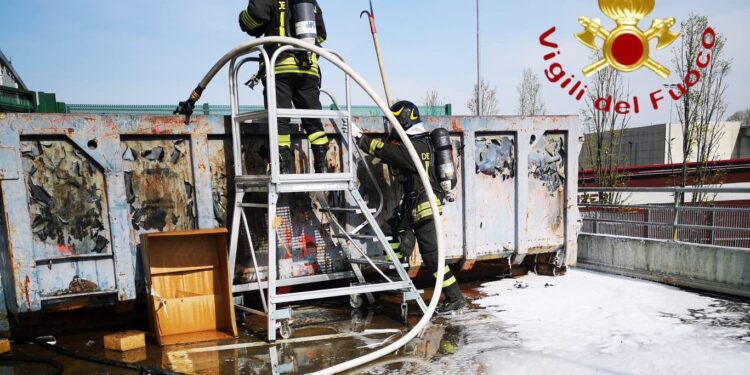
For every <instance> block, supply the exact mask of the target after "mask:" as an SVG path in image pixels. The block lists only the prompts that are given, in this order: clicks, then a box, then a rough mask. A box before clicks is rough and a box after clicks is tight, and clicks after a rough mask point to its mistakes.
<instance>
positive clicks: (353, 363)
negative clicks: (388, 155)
mask: <svg viewBox="0 0 750 375" xmlns="http://www.w3.org/2000/svg"><path fill="white" fill-rule="evenodd" d="M264 44H288V45H291V46H294V47H296V48H301V49H305V50H308V51H311V52H313V53H315V54H317V55H318V56H320V57H323V58H324V59H326V60H328V61H329V62H331V63H332V64H333V65H336V66H337V67H338V68H339V69H341V70H342V71H343V72H344V73H345V74H347V75H349V76H350V77H351V78H352V79H353V80H354V81H355V82H356V83H357V84H358V85H359V86H360V87H361V88H362V89H363V90H364V91H365V92H366V93H367V95H369V96H370V98H371V99H372V100H373V101H374V102H375V104H377V105H378V107H380V109H381V110H382V111H383V112H384V113H385V115H386V117H387V118H388V121H390V122H391V124H392V125H393V128H394V129H395V130H396V132H397V133H398V135H399V137H401V139H402V140H403V143H404V146H406V149H407V150H408V152H409V156H410V157H411V160H412V163H414V165H415V166H417V174H418V175H419V179H420V181H421V182H422V186H424V187H425V190H426V192H427V199H428V202H429V203H430V208H432V212H433V213H435V212H440V211H439V210H438V206H437V204H436V203H435V202H436V197H435V193H434V192H433V190H432V185H431V184H430V179H429V177H428V176H427V172H426V171H425V169H424V166H423V165H422V159H421V158H420V157H419V156H418V155H417V151H416V150H415V149H414V145H413V144H412V143H411V140H409V137H408V135H407V134H406V132H405V131H404V128H403V127H401V124H399V122H398V120H397V119H396V117H395V116H393V114H392V113H391V111H390V108H389V106H388V104H387V103H385V102H384V101H383V99H382V98H380V96H378V94H377V92H376V91H375V90H374V89H373V88H372V87H371V86H370V85H369V84H368V83H367V82H366V81H365V80H364V79H363V78H362V76H360V75H359V74H357V72H355V71H354V69H352V68H351V67H350V66H349V65H347V64H346V63H344V62H343V61H341V59H339V58H338V57H337V56H336V55H335V54H334V53H332V52H330V51H328V50H325V49H323V48H320V47H318V46H316V45H314V44H311V43H307V42H303V41H301V40H299V39H295V38H287V37H265V38H258V39H254V40H252V41H250V42H247V43H244V44H241V45H239V46H237V47H235V48H234V49H233V50H231V51H229V52H228V53H227V54H226V55H224V56H223V57H222V58H221V59H220V60H219V61H218V62H216V64H214V66H213V67H212V68H211V70H209V72H208V73H207V74H206V76H205V77H203V80H202V81H201V82H200V84H199V85H198V87H197V89H200V91H201V92H202V91H203V89H205V88H206V86H208V83H209V82H211V80H212V79H213V78H214V76H216V74H217V73H218V72H219V71H220V70H221V69H222V68H223V67H224V65H226V64H227V63H228V62H229V61H230V60H232V59H234V58H236V57H238V56H241V55H243V54H246V53H249V52H251V51H252V50H253V49H255V48H257V47H258V46H261V45H264ZM198 97H199V96H198ZM196 101H197V99H196ZM433 222H434V224H435V234H436V237H437V245H438V267H437V269H438V270H442V269H443V268H445V241H444V240H443V224H442V223H441V222H440V220H433ZM443 276H444V275H443V273H442V272H438V273H437V276H436V277H435V278H436V280H435V290H434V292H433V294H432V299H430V304H429V305H428V306H427V311H426V312H425V313H424V315H423V316H422V319H420V320H419V322H417V324H416V325H415V326H414V327H413V328H412V329H411V330H410V331H409V332H408V333H407V334H406V335H404V336H403V337H401V338H400V339H398V340H396V341H394V342H393V343H391V344H390V345H388V346H386V347H383V348H381V349H378V350H376V351H374V352H372V353H369V354H366V355H363V356H361V357H358V358H355V359H352V360H349V361H346V362H343V363H340V364H338V365H335V366H332V367H329V368H326V369H323V370H320V371H318V372H315V373H314V374H318V375H327V374H335V373H339V372H342V371H346V370H350V369H353V368H355V367H359V366H362V365H364V364H366V363H367V362H371V361H374V360H376V359H378V358H381V357H384V356H386V355H388V354H390V353H392V352H394V351H396V350H398V349H400V348H401V347H402V346H404V345H406V344H407V343H408V342H409V341H411V340H412V339H414V338H415V337H416V336H417V335H418V334H419V333H420V332H422V330H424V328H425V327H427V324H428V323H429V322H430V319H431V318H432V314H433V313H435V308H436V307H437V304H438V301H439V300H440V293H441V292H442V289H443Z"/></svg>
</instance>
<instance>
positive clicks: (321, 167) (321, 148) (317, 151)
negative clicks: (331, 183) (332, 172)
mask: <svg viewBox="0 0 750 375" xmlns="http://www.w3.org/2000/svg"><path fill="white" fill-rule="evenodd" d="M312 154H313V167H314V168H315V173H326V172H328V161H327V160H326V154H328V144H324V145H313V146H312Z"/></svg>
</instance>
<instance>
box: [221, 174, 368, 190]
mask: <svg viewBox="0 0 750 375" xmlns="http://www.w3.org/2000/svg"><path fill="white" fill-rule="evenodd" d="M271 183H272V181H271V176H264V175H260V176H258V175H246V176H238V177H235V185H236V186H237V188H238V189H244V190H248V191H261V192H262V191H268V185H269V184H271ZM353 183H354V182H353V177H352V175H351V174H349V173H323V174H284V175H280V176H279V181H278V182H277V184H276V186H277V191H278V192H279V193H305V192H324V191H341V190H348V189H350V188H351V186H352V184H353Z"/></svg>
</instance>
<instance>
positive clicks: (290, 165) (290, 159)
mask: <svg viewBox="0 0 750 375" xmlns="http://www.w3.org/2000/svg"><path fill="white" fill-rule="evenodd" d="M279 166H280V169H281V174H290V173H292V174H293V173H294V154H293V153H292V149H291V147H286V146H282V147H279Z"/></svg>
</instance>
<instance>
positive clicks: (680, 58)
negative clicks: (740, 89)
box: [672, 14, 732, 203]
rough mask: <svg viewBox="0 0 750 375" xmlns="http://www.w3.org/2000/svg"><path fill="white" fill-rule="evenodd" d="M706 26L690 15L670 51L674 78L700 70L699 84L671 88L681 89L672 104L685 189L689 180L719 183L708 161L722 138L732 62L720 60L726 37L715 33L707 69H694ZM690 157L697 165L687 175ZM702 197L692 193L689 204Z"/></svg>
mask: <svg viewBox="0 0 750 375" xmlns="http://www.w3.org/2000/svg"><path fill="white" fill-rule="evenodd" d="M708 26H709V23H708V19H707V18H706V17H705V16H698V15H695V14H691V15H690V17H689V18H687V19H686V20H684V21H683V22H682V31H681V35H680V39H681V42H682V43H680V44H679V45H677V46H675V47H674V48H673V50H672V52H673V55H674V57H673V59H672V62H673V63H674V64H675V72H676V73H677V76H678V77H686V76H687V75H688V73H689V72H693V71H700V81H698V83H696V84H695V85H694V86H693V87H689V85H687V84H685V83H684V82H683V83H682V84H681V86H680V88H678V89H673V90H674V92H676V93H677V92H679V91H681V90H680V89H684V93H683V95H682V98H681V99H680V101H679V102H677V103H676V104H675V105H676V109H677V114H678V116H679V119H680V122H681V123H682V135H683V142H682V152H683V156H684V158H683V162H682V175H681V176H680V177H681V180H680V186H682V187H684V186H687V185H688V182H689V181H690V182H691V183H692V184H693V185H695V186H704V185H709V184H717V183H721V173H720V171H718V170H716V169H715V168H712V167H711V166H710V162H711V161H713V160H716V159H717V158H718V154H717V148H718V144H719V140H720V138H721V136H722V135H723V131H722V128H721V126H720V121H721V119H722V118H724V114H725V112H726V109H727V105H726V91H727V84H728V82H727V75H728V74H729V70H730V68H731V65H732V63H731V61H729V60H727V59H725V58H724V45H725V44H726V38H725V37H723V36H722V35H720V34H717V35H715V44H714V47H713V48H712V50H711V59H710V62H709V63H708V66H706V67H705V68H704V69H701V68H700V67H699V66H698V64H697V61H696V59H697V58H698V54H699V53H701V51H703V50H704V46H703V43H704V31H705V30H706V28H707V27H708ZM706 38H708V39H707V40H706V42H711V40H710V36H708V37H706ZM704 57H705V53H704ZM701 60H702V61H703V60H705V59H701ZM693 158H695V161H696V162H697V163H696V164H697V165H696V168H695V172H694V173H693V175H692V176H688V170H687V164H688V163H689V162H690V161H691V160H692V159H693ZM705 198H706V195H705V194H693V198H692V201H693V203H695V202H699V201H703V200H705ZM679 201H680V202H683V203H684V201H685V199H684V196H680V197H679Z"/></svg>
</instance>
